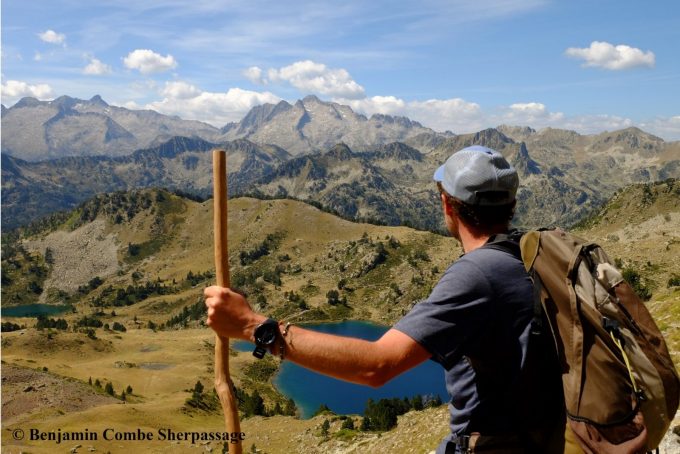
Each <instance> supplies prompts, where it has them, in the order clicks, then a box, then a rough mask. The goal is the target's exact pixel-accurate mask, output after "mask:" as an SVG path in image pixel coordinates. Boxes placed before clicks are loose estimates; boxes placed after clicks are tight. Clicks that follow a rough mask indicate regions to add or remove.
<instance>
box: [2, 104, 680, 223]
mask: <svg viewBox="0 0 680 454" xmlns="http://www.w3.org/2000/svg"><path fill="white" fill-rule="evenodd" d="M53 114H54V115H53ZM50 115H53V116H51V117H50ZM48 117H49V118H48ZM41 121H42V123H40V122H41ZM122 125H125V126H122ZM139 125H144V126H145V127H143V128H140V129H142V130H144V134H142V133H141V132H137V129H135V128H136V127H138V126H139ZM174 125H176V129H173V128H175V126H174ZM2 126H3V135H2V146H3V150H2V222H3V224H4V225H5V226H6V227H10V228H11V227H17V226H19V225H24V224H26V223H28V222H30V221H32V220H35V219H37V218H39V217H41V216H44V215H47V214H50V213H52V212H55V211H59V210H64V209H70V208H73V207H74V206H76V205H77V204H78V203H80V202H82V201H84V200H86V199H88V198H89V197H91V196H93V195H95V194H98V193H102V192H111V191H118V190H130V189H135V188H144V187H166V188H170V189H173V190H177V191H181V192H184V193H188V194H193V195H196V196H200V197H207V196H209V195H210V193H211V184H212V178H211V173H212V168H211V158H210V154H209V153H208V152H209V150H211V149H213V148H216V147H220V148H224V149H226V150H227V153H228V157H229V164H228V167H229V189H230V194H232V195H246V194H247V195H254V196H257V197H265V198H271V197H273V198H282V197H285V198H295V199H300V200H305V201H308V202H313V203H315V204H317V206H320V207H323V208H324V209H326V210H327V211H331V212H334V213H337V214H339V215H341V216H343V217H345V218H349V219H354V220H370V221H375V222H378V223H384V224H390V225H398V224H405V225H412V226H415V227H417V228H421V229H429V230H441V229H442V224H441V221H440V217H441V215H440V214H439V210H440V208H439V205H438V199H437V195H436V193H435V188H434V185H433V184H432V182H431V176H432V173H433V171H434V169H436V168H437V166H439V165H441V164H442V163H443V162H444V161H445V159H446V158H447V157H448V156H449V155H450V154H451V153H453V152H454V151H456V150H458V149H460V148H463V147H465V146H468V145H472V144H481V145H486V146H489V147H491V148H495V149H497V150H498V151H500V152H501V153H503V154H504V155H505V156H506V157H507V158H508V160H509V161H510V162H511V163H512V164H513V165H514V166H515V167H516V168H517V169H518V171H519V173H520V180H521V186H520V190H519V193H518V207H517V213H516V214H517V216H516V222H517V224H518V225H520V226H527V227H536V226H545V225H552V224H560V225H569V224H572V223H574V222H577V221H579V220H580V219H582V218H583V217H584V216H585V215H587V214H588V213H590V212H591V211H592V210H594V209H595V208H597V207H598V206H600V205H601V204H602V203H603V202H604V201H605V200H606V199H607V198H609V197H610V196H611V195H612V194H614V193H615V192H616V191H617V190H618V189H620V188H621V187H624V186H626V185H629V184H632V183H639V182H650V181H659V180H664V179H667V178H678V177H680V142H664V141H663V140H662V139H660V138H658V137H655V136H653V135H650V134H647V133H645V132H644V131H641V130H640V129H637V128H628V129H624V130H621V131H614V132H605V133H601V134H597V135H580V134H578V133H576V132H573V131H566V130H559V129H544V130H540V131H536V130H533V129H531V128H527V127H513V126H499V127H497V128H490V129H486V130H483V131H479V132H477V133H474V134H462V135H454V134H452V133H445V134H440V133H436V132H434V131H432V130H429V129H427V128H424V127H423V126H422V125H420V124H418V123H417V122H414V121H411V120H409V119H406V118H400V117H389V116H384V115H374V116H372V117H371V118H366V117H365V116H362V115H359V114H356V113H354V112H353V111H352V110H351V108H349V107H348V106H341V105H339V104H336V103H328V102H323V101H320V100H319V99H318V98H316V97H313V96H308V97H306V98H304V99H303V100H300V101H297V102H296V103H295V104H293V105H291V104H289V103H287V102H285V101H282V102H280V103H278V104H276V105H271V104H265V105H263V106H258V107H255V108H253V109H252V110H251V111H250V112H249V113H248V114H247V115H246V116H245V117H244V118H243V119H242V120H241V121H240V122H238V123H232V124H229V125H226V126H225V127H224V128H222V129H221V130H218V129H217V128H214V127H212V126H210V125H206V124H203V123H199V122H191V121H185V120H181V119H179V118H176V117H167V116H163V115H161V114H158V113H155V112H151V111H132V110H128V109H124V108H120V107H112V106H108V104H106V103H105V102H104V101H103V100H101V98H99V97H94V98H92V99H91V100H89V101H82V100H76V99H73V98H68V97H61V98H58V99H56V100H54V101H51V102H42V101H37V100H32V99H30V98H24V99H23V100H22V101H20V102H19V103H17V104H16V105H15V106H13V107H11V108H9V109H5V108H3V115H2ZM102 128H104V129H102ZM106 128H108V129H106ZM30 131H33V133H29V132H30ZM132 131H134V132H132ZM184 133H187V134H184ZM183 134H184V135H183ZM201 135H203V136H205V137H206V138H202V137H201ZM163 138H165V139H166V140H164V141H162V139H163ZM75 139H78V140H75ZM107 140H108V142H107ZM142 143H147V144H148V145H149V146H147V147H145V148H141V149H136V150H135V151H131V148H134V147H135V146H137V145H138V144H142ZM58 144H61V145H59V146H57V145H58ZM85 144H89V145H88V146H85ZM135 144H137V145H135ZM41 147H42V148H41ZM125 147H128V148H125ZM112 149H115V150H116V151H115V152H111V151H110V150H112ZM73 153H75V154H79V155H80V156H63V155H65V154H73ZM51 156H52V157H51ZM57 156H61V157H57Z"/></svg>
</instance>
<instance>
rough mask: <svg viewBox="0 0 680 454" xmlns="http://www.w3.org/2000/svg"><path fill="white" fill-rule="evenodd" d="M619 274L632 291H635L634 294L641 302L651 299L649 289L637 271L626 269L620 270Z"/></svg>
mask: <svg viewBox="0 0 680 454" xmlns="http://www.w3.org/2000/svg"><path fill="white" fill-rule="evenodd" d="M621 274H623V278H624V279H625V280H626V282H628V283H629V284H630V286H631V287H633V290H635V293H636V294H637V296H639V297H640V299H641V300H642V301H649V300H650V299H651V298H652V291H651V289H650V288H649V287H648V286H647V285H646V283H645V282H644V280H643V279H642V277H641V276H640V273H639V272H638V271H636V270H634V269H633V268H630V267H626V268H623V269H622V270H621Z"/></svg>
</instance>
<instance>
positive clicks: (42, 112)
mask: <svg viewBox="0 0 680 454" xmlns="http://www.w3.org/2000/svg"><path fill="white" fill-rule="evenodd" d="M2 130H3V134H2V152H3V153H8V154H11V155H12V156H14V157H16V158H20V159H23V160H26V161H41V160H45V159H54V158H60V157H66V156H109V157H118V156H124V155H128V154H131V153H132V152H134V151H135V150H139V149H142V148H149V147H154V146H157V145H160V144H162V143H164V142H166V141H167V140H169V139H171V138H172V137H175V136H183V137H190V138H200V139H203V140H206V141H210V142H224V141H230V140H235V139H248V140H250V141H251V142H255V143H258V144H275V145H277V146H279V147H282V148H284V149H286V150H287V151H288V152H289V153H291V154H293V155H299V154H306V153H313V152H320V151H325V150H327V149H328V148H330V147H332V146H333V145H335V144H336V143H338V142H345V143H347V144H348V145H349V146H351V147H352V148H353V149H356V150H365V149H369V148H371V147H373V146H375V145H380V144H384V143H389V142H395V141H405V140H407V139H413V140H414V141H418V142H420V143H423V144H424V143H427V141H430V142H432V141H435V142H436V137H438V136H439V135H440V134H438V133H435V132H434V131H433V130H431V129H429V128H425V127H423V126H422V125H420V124H419V123H417V122H414V121H411V120H409V119H408V118H405V117H392V116H389V115H373V116H372V117H371V118H366V117H365V116H363V115H360V114H357V113H355V112H354V111H353V110H352V109H351V108H350V107H348V106H343V105H340V104H336V103H330V102H323V101H321V100H319V99H318V98H317V97H315V96H307V97H306V98H304V99H302V100H299V101H297V102H296V103H295V104H294V105H291V104H289V103H287V102H286V101H281V102H280V103H278V104H276V105H273V104H264V105H261V106H257V107H254V108H253V109H251V111H250V112H249V113H248V114H247V115H246V116H245V117H244V118H243V119H242V120H241V121H240V122H238V123H230V124H228V125H226V126H224V127H223V128H221V129H218V128H215V127H213V126H211V125H209V124H207V123H201V122H199V121H189V120H182V119H180V118H178V117H175V116H167V115H162V114H159V113H157V112H155V111H152V110H130V109H126V108H123V107H115V106H110V105H108V104H107V103H106V102H105V101H104V100H102V98H101V97H99V96H94V97H93V98H92V99H90V100H87V101H86V100H82V99H75V98H70V97H68V96H62V97H60V98H57V99H55V100H54V101H38V100H37V99H34V98H23V99H22V100H20V101H19V102H17V103H16V104H15V105H14V106H12V107H10V108H3V110H2ZM441 136H443V137H446V136H447V135H446V134H441Z"/></svg>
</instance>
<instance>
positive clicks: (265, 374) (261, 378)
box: [243, 355, 279, 383]
mask: <svg viewBox="0 0 680 454" xmlns="http://www.w3.org/2000/svg"><path fill="white" fill-rule="evenodd" d="M278 369H279V366H278V364H277V362H276V361H274V358H273V357H272V356H270V355H266V356H265V357H264V358H262V359H261V360H260V361H254V362H252V363H250V364H248V365H247V366H245V367H244V370H243V372H244V374H245V375H246V377H248V378H250V379H252V380H255V381H257V382H261V383H266V382H268V381H269V380H270V379H271V378H272V377H273V376H274V375H275V374H276V372H277V371H278Z"/></svg>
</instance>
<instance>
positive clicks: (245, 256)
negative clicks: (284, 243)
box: [239, 232, 283, 266]
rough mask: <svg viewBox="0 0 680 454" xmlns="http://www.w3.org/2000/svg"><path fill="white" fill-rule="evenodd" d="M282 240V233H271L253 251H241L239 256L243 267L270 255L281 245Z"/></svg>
mask: <svg viewBox="0 0 680 454" xmlns="http://www.w3.org/2000/svg"><path fill="white" fill-rule="evenodd" d="M282 239H283V234H282V233H280V232H278V233H270V234H268V235H267V237H266V238H265V239H264V241H263V242H262V243H260V244H258V245H257V246H255V247H254V248H253V249H251V250H249V251H241V252H240V254H239V260H240V262H241V265H242V266H245V265H249V264H251V263H253V262H255V261H257V260H258V259H260V258H261V257H264V256H265V255H269V254H270V253H272V252H273V251H275V250H276V249H277V248H278V247H279V244H281V240H282Z"/></svg>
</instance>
